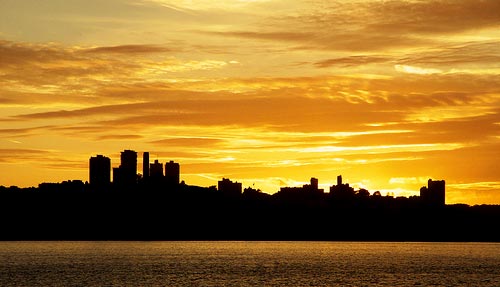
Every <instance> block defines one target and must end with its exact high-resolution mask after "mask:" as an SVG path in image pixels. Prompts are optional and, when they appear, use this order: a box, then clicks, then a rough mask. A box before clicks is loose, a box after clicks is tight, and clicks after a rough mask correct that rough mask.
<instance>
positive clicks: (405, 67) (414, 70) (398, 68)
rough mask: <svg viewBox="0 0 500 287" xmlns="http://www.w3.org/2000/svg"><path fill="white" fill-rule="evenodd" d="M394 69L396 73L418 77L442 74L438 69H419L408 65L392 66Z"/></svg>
mask: <svg viewBox="0 0 500 287" xmlns="http://www.w3.org/2000/svg"><path fill="white" fill-rule="evenodd" d="M394 69H395V70H396V71H398V72H402V73H407V74H418V75H432V74H440V73H442V72H443V71H441V70H439V69H432V68H420V67H414V66H408V65H394Z"/></svg>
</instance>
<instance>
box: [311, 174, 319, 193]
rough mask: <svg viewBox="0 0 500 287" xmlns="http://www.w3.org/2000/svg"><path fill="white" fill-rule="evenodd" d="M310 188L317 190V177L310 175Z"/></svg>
mask: <svg viewBox="0 0 500 287" xmlns="http://www.w3.org/2000/svg"><path fill="white" fill-rule="evenodd" d="M311 189H312V190H313V191H316V190H318V179H317V178H315V177H311Z"/></svg>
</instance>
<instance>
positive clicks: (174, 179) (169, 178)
mask: <svg viewBox="0 0 500 287" xmlns="http://www.w3.org/2000/svg"><path fill="white" fill-rule="evenodd" d="M165 182H166V183H167V184H168V185H178V184H179V182H180V166H179V164H178V163H176V162H174V161H172V160H171V161H169V162H167V163H165Z"/></svg>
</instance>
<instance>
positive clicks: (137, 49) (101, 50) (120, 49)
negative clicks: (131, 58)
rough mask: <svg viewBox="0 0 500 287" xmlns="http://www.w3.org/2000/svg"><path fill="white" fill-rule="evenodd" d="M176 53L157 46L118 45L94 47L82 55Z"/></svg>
mask: <svg viewBox="0 0 500 287" xmlns="http://www.w3.org/2000/svg"><path fill="white" fill-rule="evenodd" d="M173 51H178V50H174V49H171V48H167V47H162V46H159V45H120V46H108V47H96V48H90V49H85V50H84V51H83V52H84V53H98V54H115V53H116V54H128V55H131V54H153V53H166V52H173Z"/></svg>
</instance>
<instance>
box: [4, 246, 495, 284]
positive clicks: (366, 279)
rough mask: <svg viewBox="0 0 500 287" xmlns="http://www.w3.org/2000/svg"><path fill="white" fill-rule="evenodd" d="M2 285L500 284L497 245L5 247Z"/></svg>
mask: <svg viewBox="0 0 500 287" xmlns="http://www.w3.org/2000/svg"><path fill="white" fill-rule="evenodd" d="M0 286H500V244H499V243H392V242H391V243H366V242H361V243H360V242H0Z"/></svg>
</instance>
